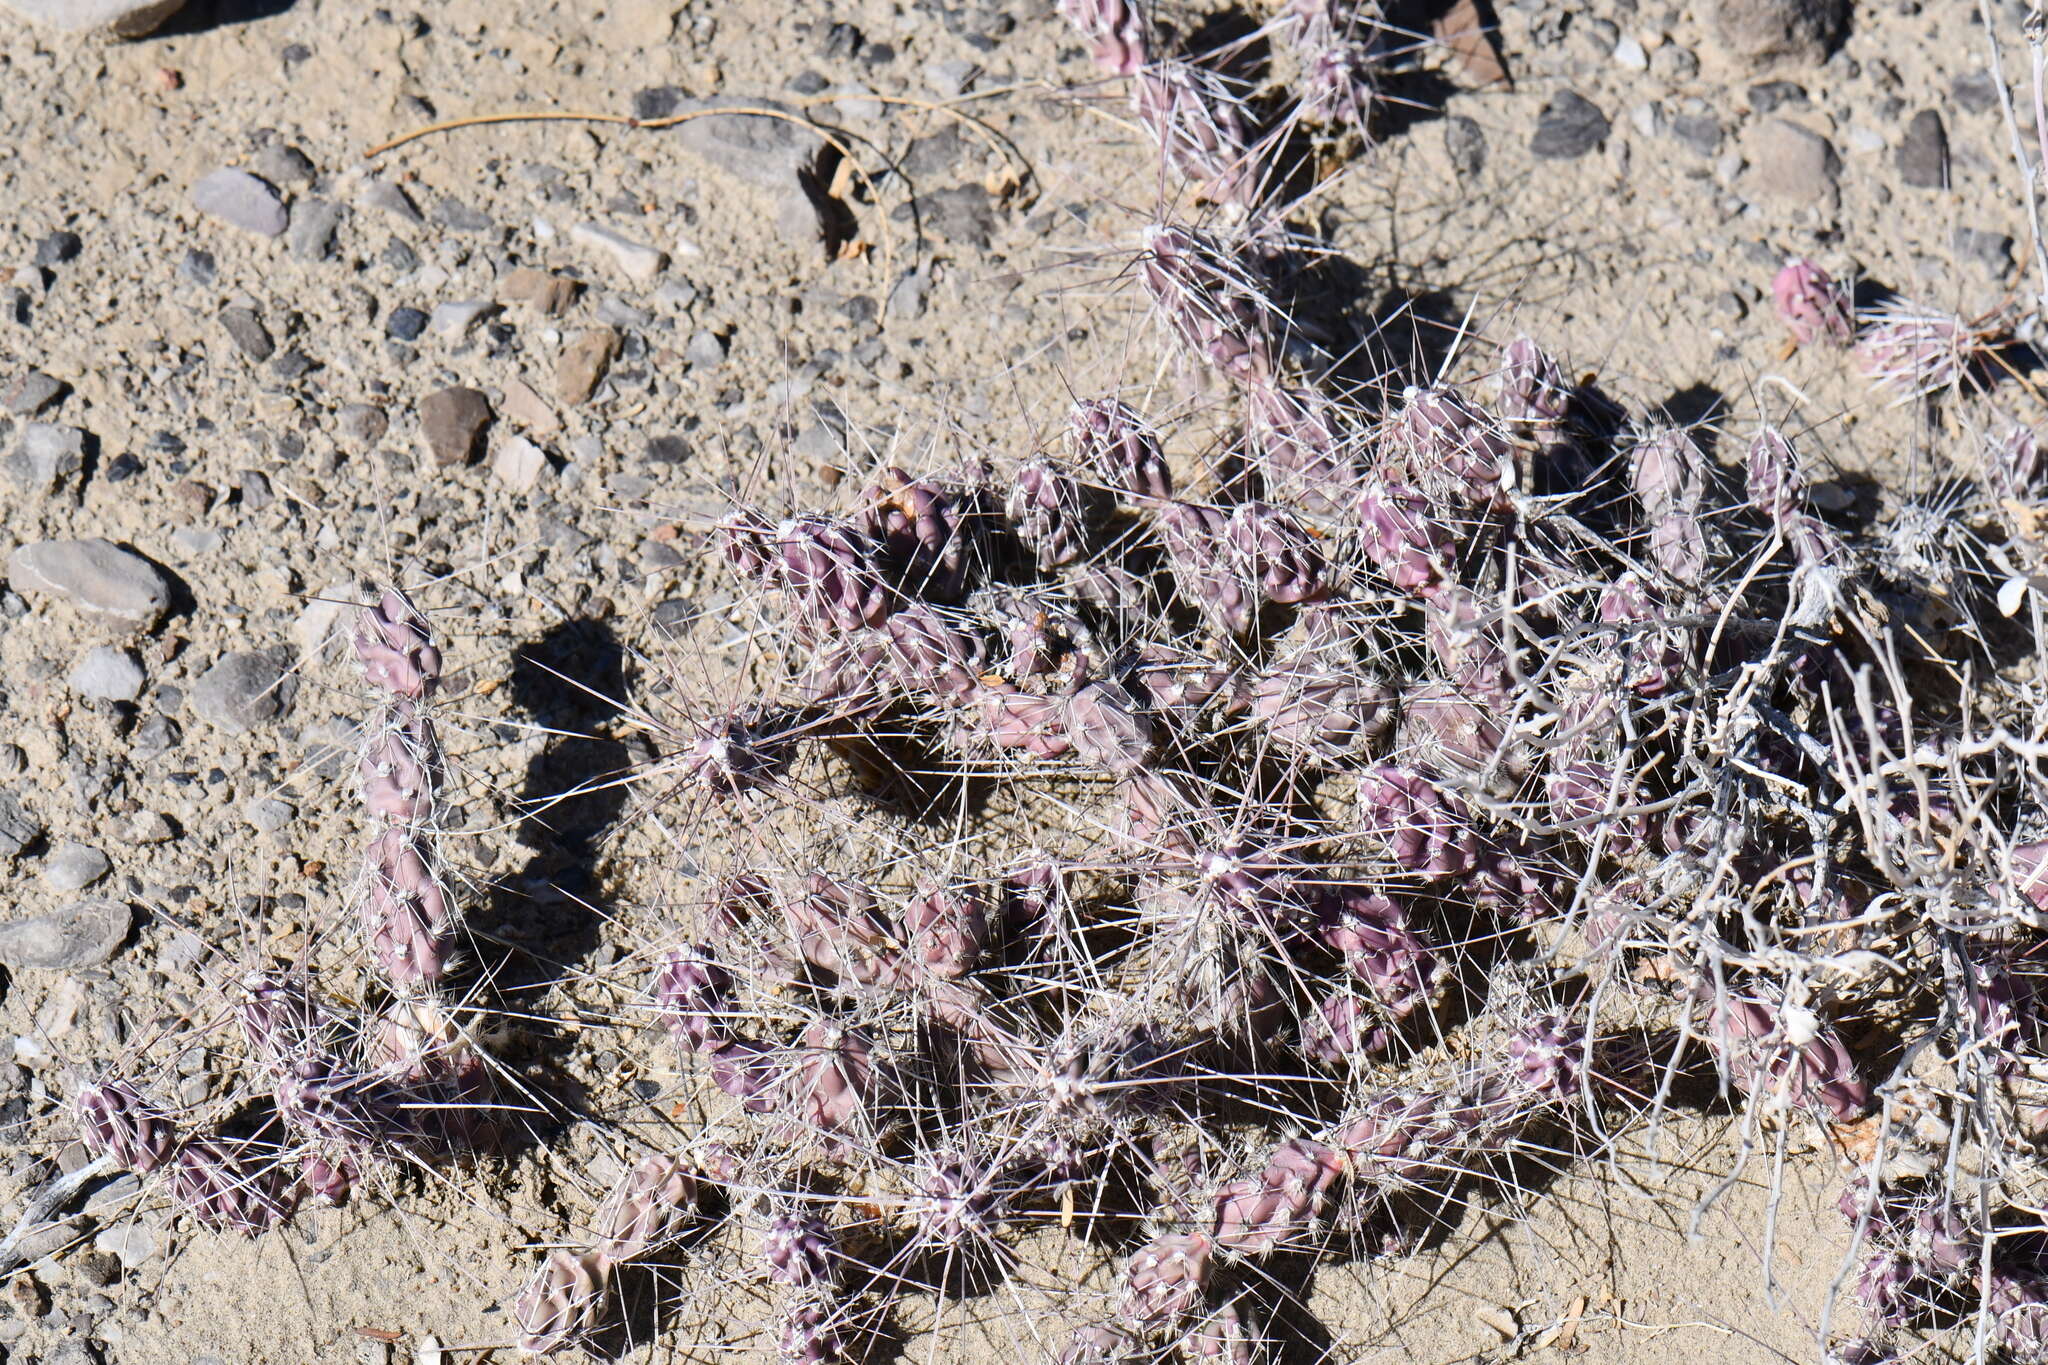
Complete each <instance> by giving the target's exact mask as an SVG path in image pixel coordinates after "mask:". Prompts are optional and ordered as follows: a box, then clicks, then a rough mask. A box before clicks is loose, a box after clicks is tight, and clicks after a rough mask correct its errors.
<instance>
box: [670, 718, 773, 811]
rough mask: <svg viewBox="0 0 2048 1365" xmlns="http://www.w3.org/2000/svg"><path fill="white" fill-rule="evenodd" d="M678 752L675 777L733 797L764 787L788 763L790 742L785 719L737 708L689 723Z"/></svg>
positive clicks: (716, 793) (707, 790)
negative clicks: (685, 738) (685, 740)
mask: <svg viewBox="0 0 2048 1365" xmlns="http://www.w3.org/2000/svg"><path fill="white" fill-rule="evenodd" d="M687 729H688V733H689V741H688V743H686V744H684V745H683V746H682V747H681V748H680V749H679V750H677V752H676V755H675V759H674V763H675V769H676V772H677V774H678V775H679V776H680V777H682V778H683V779H684V780H685V781H687V782H689V783H690V784H691V785H692V786H694V787H696V788H697V789H698V790H699V791H702V792H706V793H708V794H710V795H712V796H719V797H733V796H739V795H740V794H742V793H744V792H749V791H755V790H758V789H759V788H761V787H762V786H764V785H766V784H767V783H768V782H769V781H770V779H772V778H773V777H774V776H775V775H776V773H777V772H779V771H780V770H781V769H782V768H783V766H784V765H785V764H786V763H787V762H788V760H789V757H790V753H791V751H792V749H793V747H794V744H795V741H794V739H793V738H792V737H791V733H792V730H793V727H792V726H791V725H790V724H789V720H788V718H787V717H785V716H782V715H780V714H778V713H776V712H773V711H771V710H769V709H768V708H766V707H759V706H739V707H735V708H734V709H732V710H730V711H726V712H724V713H722V714H719V715H713V716H708V717H706V718H705V719H703V720H700V721H694V722H691V723H690V724H689V725H688V727H687Z"/></svg>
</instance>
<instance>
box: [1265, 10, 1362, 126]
mask: <svg viewBox="0 0 2048 1365" xmlns="http://www.w3.org/2000/svg"><path fill="white" fill-rule="evenodd" d="M1282 13H1283V16H1284V17H1285V18H1286V19H1289V20H1291V21H1292V22H1291V23H1290V24H1289V26H1288V40H1289V43H1290V45H1291V46H1292V47H1293V48H1294V50H1295V52H1296V53H1297V54H1298V55H1299V60H1300V62H1301V97H1300V99H1301V112H1302V114H1303V116H1304V117H1306V118H1309V119H1311V120H1313V121H1315V122H1318V123H1324V124H1342V125H1347V126H1349V127H1352V128H1355V129H1357V130H1358V131H1359V133H1361V134H1366V133H1369V132H1370V131H1371V126H1372V109H1373V102H1374V100H1375V99H1376V98H1377V92H1376V90H1375V88H1374V83H1373V73H1372V66H1373V61H1374V60H1375V56H1376V49H1377V48H1378V46H1379V40H1380V37H1381V34H1380V30H1379V28H1378V26H1377V25H1376V23H1375V22H1374V21H1373V20H1372V19H1371V18H1368V17H1367V14H1366V13H1365V12H1362V11H1361V10H1360V9H1358V8H1354V7H1353V6H1352V5H1351V4H1349V3H1346V0H1289V3H1288V5H1287V7H1286V9H1285V10H1284V11H1283V12H1282Z"/></svg>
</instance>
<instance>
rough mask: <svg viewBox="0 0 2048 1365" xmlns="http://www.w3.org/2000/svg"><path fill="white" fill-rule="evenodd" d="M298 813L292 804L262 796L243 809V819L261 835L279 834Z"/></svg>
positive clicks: (272, 797)
mask: <svg viewBox="0 0 2048 1365" xmlns="http://www.w3.org/2000/svg"><path fill="white" fill-rule="evenodd" d="M298 813H299V812H298V810H297V809H296V808H295V807H294V806H293V805H292V803H291V802H289V801H280V800H278V799H277V798H276V797H274V796H260V797H258V798H256V799H255V800H254V801H251V802H250V803H249V804H248V805H246V806H243V807H242V818H243V819H245V820H247V821H248V822H249V824H250V827H251V828H253V829H255V830H256V831H257V832H258V833H261V834H275V833H277V832H278V831H279V830H281V829H283V828H284V827H285V826H286V825H289V824H290V823H291V822H292V817H294V816H296V815H297V814H298Z"/></svg>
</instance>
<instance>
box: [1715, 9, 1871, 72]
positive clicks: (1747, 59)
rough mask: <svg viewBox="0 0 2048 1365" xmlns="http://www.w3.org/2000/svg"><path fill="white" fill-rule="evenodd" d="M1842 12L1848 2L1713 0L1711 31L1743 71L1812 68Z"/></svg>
mask: <svg viewBox="0 0 2048 1365" xmlns="http://www.w3.org/2000/svg"><path fill="white" fill-rule="evenodd" d="M1847 11H1848V0H1717V3H1716V4H1715V5H1714V12H1713V23H1712V26H1711V27H1712V30H1713V34H1714V37H1715V38H1716V39H1718V40H1719V42H1720V45H1721V47H1722V49H1723V50H1724V51H1725V52H1727V54H1728V55H1729V56H1731V57H1733V58H1734V59H1735V60H1737V61H1738V62H1741V63H1744V64H1747V65H1749V66H1769V65H1771V64H1773V63H1776V62H1808V63H1812V64H1815V65H1818V64H1819V63H1820V62H1821V61H1822V60H1823V59H1824V58H1826V56H1827V54H1828V49H1829V47H1830V46H1832V45H1833V43H1834V42H1835V40H1836V39H1837V38H1839V37H1840V36H1841V32H1842V21H1843V19H1844V17H1845V16H1846V14H1847Z"/></svg>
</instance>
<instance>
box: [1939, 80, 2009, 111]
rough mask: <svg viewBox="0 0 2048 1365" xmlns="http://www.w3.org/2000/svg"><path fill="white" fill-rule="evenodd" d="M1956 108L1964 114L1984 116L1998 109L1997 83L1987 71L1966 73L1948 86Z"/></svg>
mask: <svg viewBox="0 0 2048 1365" xmlns="http://www.w3.org/2000/svg"><path fill="white" fill-rule="evenodd" d="M1949 93H1950V94H1951V95H1953V96H1954V97H1955V102H1956V106H1957V107H1958V108H1960V109H1962V110H1963V111H1964V112H1965V113H1970V114H1986V113H1989V112H1991V111H1992V110H1993V109H1996V108H1997V107H1998V82H1997V81H1996V80H1995V79H1993V78H1992V75H1991V73H1990V72H1989V71H1966V72H1964V73H1963V74H1962V75H1960V76H1958V77H1956V78H1955V80H1954V81H1953V82H1952V83H1951V84H1950V85H1949Z"/></svg>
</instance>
